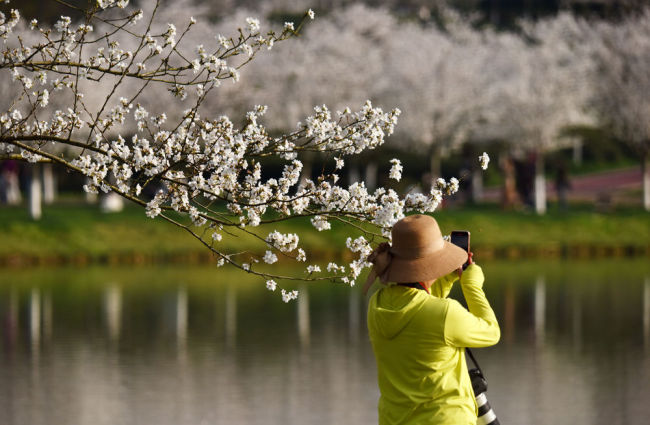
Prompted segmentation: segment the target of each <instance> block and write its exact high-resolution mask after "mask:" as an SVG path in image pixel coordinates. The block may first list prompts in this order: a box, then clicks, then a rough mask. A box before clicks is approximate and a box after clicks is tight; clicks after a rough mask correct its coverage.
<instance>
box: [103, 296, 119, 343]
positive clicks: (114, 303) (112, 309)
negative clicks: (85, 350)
mask: <svg viewBox="0 0 650 425" xmlns="http://www.w3.org/2000/svg"><path fill="white" fill-rule="evenodd" d="M103 304H104V314H105V315H106V319H105V320H106V333H107V334H108V339H109V340H110V341H111V342H112V343H114V344H115V343H117V342H119V339H120V331H121V329H122V289H121V288H120V286H119V285H117V284H115V283H110V284H109V285H108V287H107V288H106V290H105V291H104V303H103Z"/></svg>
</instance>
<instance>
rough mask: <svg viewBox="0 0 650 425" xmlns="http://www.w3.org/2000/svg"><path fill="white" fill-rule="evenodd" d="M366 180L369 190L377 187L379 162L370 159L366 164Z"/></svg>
mask: <svg viewBox="0 0 650 425" xmlns="http://www.w3.org/2000/svg"><path fill="white" fill-rule="evenodd" d="M365 182H366V187H367V188H368V191H369V192H370V191H373V190H375V189H376V188H377V163H376V162H375V161H369V162H368V163H367V164H366V179H365Z"/></svg>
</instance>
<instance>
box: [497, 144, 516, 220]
mask: <svg viewBox="0 0 650 425" xmlns="http://www.w3.org/2000/svg"><path fill="white" fill-rule="evenodd" d="M499 165H500V166H501V172H502V174H503V188H502V192H501V206H502V207H503V208H504V209H512V208H513V207H515V206H516V205H517V187H516V179H515V164H514V161H513V160H512V158H511V157H510V156H503V157H502V159H501V160H500V161H499Z"/></svg>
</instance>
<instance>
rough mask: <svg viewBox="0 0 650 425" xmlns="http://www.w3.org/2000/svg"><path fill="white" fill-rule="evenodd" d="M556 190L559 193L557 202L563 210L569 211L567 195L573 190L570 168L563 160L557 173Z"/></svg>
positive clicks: (558, 166) (559, 163) (558, 165)
mask: <svg viewBox="0 0 650 425" xmlns="http://www.w3.org/2000/svg"><path fill="white" fill-rule="evenodd" d="M555 190H556V191H557V202H558V205H559V207H560V209H561V210H563V211H564V210H566V209H567V195H568V193H569V190H571V179H570V178H569V167H567V165H566V161H564V160H563V159H561V160H560V161H559V162H558V164H557V169H556V172H555Z"/></svg>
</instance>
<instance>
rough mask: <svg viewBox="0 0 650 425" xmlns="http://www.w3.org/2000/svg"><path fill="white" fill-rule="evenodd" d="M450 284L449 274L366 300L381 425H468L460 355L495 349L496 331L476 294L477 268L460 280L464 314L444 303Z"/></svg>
mask: <svg viewBox="0 0 650 425" xmlns="http://www.w3.org/2000/svg"><path fill="white" fill-rule="evenodd" d="M460 264H462V262H460V263H459V264H457V265H456V266H460ZM413 276H415V274H414V275H413ZM422 276H424V275H422ZM457 279H458V274H457V272H456V271H455V270H454V271H453V272H451V273H449V274H447V275H445V276H444V277H442V278H438V279H437V280H435V282H434V281H430V282H428V283H425V284H424V285H414V284H408V285H403V284H402V285H399V284H398V285H392V286H388V287H386V288H383V289H381V290H379V291H377V292H376V293H375V294H374V295H373V296H372V297H371V299H370V303H369V306H368V331H369V335H370V340H371V342H372V346H373V351H374V353H375V358H376V361H377V375H378V382H379V389H380V392H381V398H380V400H379V406H378V410H379V423H380V424H381V425H388V424H454V425H462V424H475V423H476V416H477V408H476V402H475V400H474V394H473V392H472V387H471V382H470V378H469V375H468V372H467V365H466V363H465V354H464V348H465V347H484V346H489V345H493V344H495V343H496V342H497V341H498V340H499V336H500V333H499V325H498V323H497V321H496V318H495V316H494V313H493V312H492V309H491V308H490V305H489V303H488V302H487V300H486V298H485V295H484V294H483V290H482V284H483V279H484V278H483V272H482V271H481V268H480V267H478V266H477V265H470V266H469V267H468V268H467V270H465V271H464V272H463V275H462V278H461V286H462V289H463V293H464V295H465V298H466V300H467V304H468V307H469V310H470V311H469V312H468V311H467V310H466V309H465V308H463V307H462V306H461V305H460V304H459V303H458V302H457V301H455V300H452V299H448V298H446V297H447V295H448V294H449V291H450V290H451V287H452V285H453V283H454V281H455V280H457ZM373 280H374V279H373ZM418 287H419V288H420V289H417V288H418Z"/></svg>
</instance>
